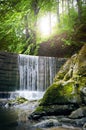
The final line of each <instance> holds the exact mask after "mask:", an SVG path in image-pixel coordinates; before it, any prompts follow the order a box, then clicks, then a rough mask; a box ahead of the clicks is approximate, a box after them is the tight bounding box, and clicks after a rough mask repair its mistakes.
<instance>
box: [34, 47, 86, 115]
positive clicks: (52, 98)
mask: <svg viewBox="0 0 86 130" xmlns="http://www.w3.org/2000/svg"><path fill="white" fill-rule="evenodd" d="M83 103H84V104H83ZM71 104H77V105H85V104H86V45H84V46H83V47H82V49H81V50H80V52H79V53H78V54H75V55H73V56H72V57H71V58H70V59H69V60H68V61H67V62H66V63H65V64H64V65H63V66H62V67H61V69H60V71H59V72H58V74H57V75H56V77H55V79H54V82H53V84H52V85H51V86H50V87H48V89H47V90H46V92H45V94H44V96H43V98H42V100H41V101H40V103H39V106H38V108H37V109H36V111H35V112H36V113H38V114H37V117H38V115H41V114H40V113H46V114H47V113H49V111H50V110H51V111H52V109H54V108H52V106H53V105H55V106H56V105H63V106H64V105H71ZM49 106H50V107H49ZM50 108H52V109H50ZM32 115H33V114H32Z"/></svg>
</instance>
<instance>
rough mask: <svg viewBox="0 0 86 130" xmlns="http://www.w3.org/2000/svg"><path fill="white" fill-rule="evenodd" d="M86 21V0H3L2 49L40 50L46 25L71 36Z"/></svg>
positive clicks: (0, 12) (0, 19)
mask: <svg viewBox="0 0 86 130" xmlns="http://www.w3.org/2000/svg"><path fill="white" fill-rule="evenodd" d="M45 18H47V19H48V22H47V21H46V19H45ZM41 22H43V24H41ZM46 23H47V24H46ZM85 25H86V0H0V51H7V52H16V53H26V54H34V53H35V54H37V49H38V47H39V43H40V42H41V41H42V40H43V39H44V37H43V34H42V33H43V29H47V31H48V36H51V35H53V34H59V33H63V32H68V33H69V34H70V36H71V34H73V33H75V32H76V33H77V32H78V31H80V29H81V27H82V28H84V26H85ZM40 26H41V27H40ZM45 34H46V35H45V36H46V37H47V33H45ZM84 35H85V34H84ZM70 39H71V38H70ZM70 39H69V41H70ZM63 40H64V41H65V39H63ZM69 41H65V42H66V43H68V44H72V42H71V41H70V42H69ZM81 42H82V43H83V42H84V41H83V40H82V41H81Z"/></svg>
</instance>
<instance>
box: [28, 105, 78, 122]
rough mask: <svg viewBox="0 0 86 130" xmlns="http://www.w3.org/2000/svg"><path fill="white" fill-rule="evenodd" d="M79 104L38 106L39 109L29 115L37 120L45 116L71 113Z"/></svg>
mask: <svg viewBox="0 0 86 130" xmlns="http://www.w3.org/2000/svg"><path fill="white" fill-rule="evenodd" d="M77 107H78V106H75V105H74V104H69V105H50V106H38V107H37V109H36V110H35V111H34V112H33V113H32V114H31V115H29V117H28V118H29V119H34V120H37V119H39V118H42V117H43V116H50V115H69V114H70V113H71V112H72V111H73V110H75V109H76V108H77Z"/></svg>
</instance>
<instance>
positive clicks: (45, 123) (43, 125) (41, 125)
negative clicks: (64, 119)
mask: <svg viewBox="0 0 86 130" xmlns="http://www.w3.org/2000/svg"><path fill="white" fill-rule="evenodd" d="M59 125H60V123H59V122H58V120H55V119H47V120H45V121H41V122H39V123H37V124H35V125H34V127H36V128H48V127H53V126H59Z"/></svg>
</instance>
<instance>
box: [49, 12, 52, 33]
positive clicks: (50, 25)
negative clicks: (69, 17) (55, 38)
mask: <svg viewBox="0 0 86 130" xmlns="http://www.w3.org/2000/svg"><path fill="white" fill-rule="evenodd" d="M51 33H52V23H51V12H49V34H50V35H51Z"/></svg>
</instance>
